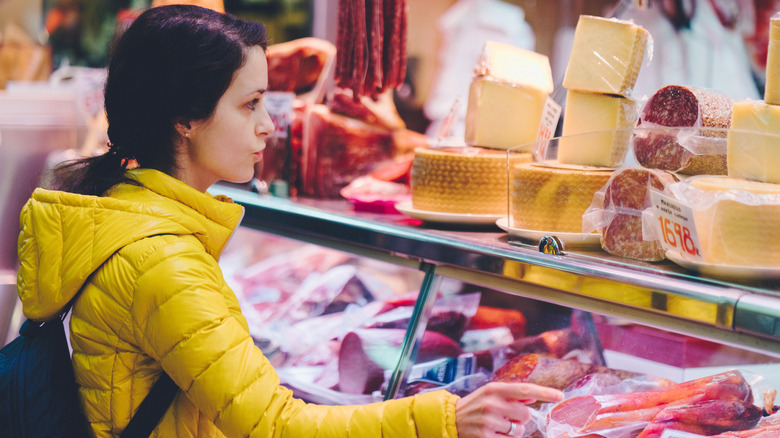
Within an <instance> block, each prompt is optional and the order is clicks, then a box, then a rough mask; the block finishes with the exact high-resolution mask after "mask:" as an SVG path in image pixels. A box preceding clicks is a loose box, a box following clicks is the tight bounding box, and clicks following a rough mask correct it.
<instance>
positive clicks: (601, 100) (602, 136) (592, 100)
mask: <svg viewBox="0 0 780 438" xmlns="http://www.w3.org/2000/svg"><path fill="white" fill-rule="evenodd" d="M635 119H636V102H635V101H634V100H632V99H628V98H625V97H620V96H617V95H613V94H596V93H588V92H582V91H577V90H569V91H568V94H567V96H566V117H564V118H563V131H562V134H563V137H562V138H560V139H559V141H558V161H559V162H561V163H564V164H579V165H583V166H604V167H617V166H620V165H621V164H623V161H624V159H625V157H626V152H627V151H628V144H629V141H630V139H631V130H630V129H627V128H631V127H632V126H633V125H634V121H635ZM585 133H587V134H585ZM578 134H584V135H578Z"/></svg>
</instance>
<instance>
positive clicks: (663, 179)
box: [582, 167, 678, 261]
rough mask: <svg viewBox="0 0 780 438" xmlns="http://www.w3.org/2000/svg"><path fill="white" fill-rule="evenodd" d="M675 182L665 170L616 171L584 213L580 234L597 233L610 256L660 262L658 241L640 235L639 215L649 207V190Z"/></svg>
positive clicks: (637, 169)
mask: <svg viewBox="0 0 780 438" xmlns="http://www.w3.org/2000/svg"><path fill="white" fill-rule="evenodd" d="M677 181H678V179H677V177H676V176H675V175H674V174H672V173H671V172H668V171H665V170H659V169H645V168H640V167H625V168H621V169H618V170H616V171H615V172H614V173H613V174H612V176H611V177H610V179H609V181H607V184H606V185H604V187H603V188H602V189H601V190H600V191H599V192H598V193H596V195H595V196H594V197H593V203H592V204H591V206H590V207H589V208H588V210H586V211H585V214H584V215H583V219H582V222H583V231H587V232H590V231H593V230H597V231H598V232H599V233H601V247H602V248H603V249H604V251H606V252H608V253H610V254H614V255H617V256H620V257H627V258H630V259H635V260H644V261H659V260H663V259H664V258H665V255H664V253H665V251H664V248H663V246H662V245H661V242H660V241H659V240H658V239H657V238H656V237H655V236H654V234H653V233H649V232H647V233H645V232H643V228H644V227H643V222H642V215H643V212H644V211H646V210H648V209H651V208H652V204H651V201H650V190H651V189H656V190H660V191H663V190H664V188H665V187H666V186H667V185H668V184H671V183H674V182H677Z"/></svg>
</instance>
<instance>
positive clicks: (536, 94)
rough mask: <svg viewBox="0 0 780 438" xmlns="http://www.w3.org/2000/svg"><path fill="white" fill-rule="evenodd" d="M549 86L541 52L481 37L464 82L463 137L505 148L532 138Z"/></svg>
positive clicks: (546, 63) (546, 64)
mask: <svg viewBox="0 0 780 438" xmlns="http://www.w3.org/2000/svg"><path fill="white" fill-rule="evenodd" d="M552 91H553V78H552V70H551V69H550V60H549V59H548V58H547V57H546V56H545V55H541V54H539V53H535V52H532V51H529V50H525V49H521V48H519V47H515V46H512V45H509V44H505V43H499V42H496V41H487V42H486V43H485V47H484V49H483V51H482V55H481V57H480V59H479V61H478V62H477V65H476V67H475V69H474V79H473V80H472V82H471V86H470V87H469V97H468V107H467V109H466V136H465V139H466V143H468V144H469V145H471V146H478V147H488V148H494V149H509V148H513V147H516V146H520V145H522V144H527V143H531V142H533V141H534V140H536V136H537V133H538V131H539V122H540V121H541V119H542V112H543V110H544V103H545V100H546V99H547V96H548V95H549V94H550V93H552Z"/></svg>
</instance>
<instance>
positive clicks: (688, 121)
mask: <svg viewBox="0 0 780 438" xmlns="http://www.w3.org/2000/svg"><path fill="white" fill-rule="evenodd" d="M731 107H732V101H731V99H730V98H728V97H727V96H724V95H721V94H717V93H714V92H708V91H704V90H699V89H697V88H692V87H685V86H681V85H668V86H666V87H663V88H661V89H660V90H658V91H656V92H655V94H653V96H651V97H650V99H649V100H648V101H647V104H645V107H644V109H643V110H642V113H641V115H640V118H639V122H638V124H637V127H638V128H658V127H692V128H701V129H694V130H692V131H691V133H690V134H692V135H687V134H688V133H686V135H678V134H680V132H679V131H670V132H663V130H653V129H650V130H643V129H638V130H637V131H636V132H635V133H634V138H633V145H634V155H635V156H636V160H637V162H638V163H639V164H641V165H642V166H644V167H648V168H654V169H663V170H669V171H673V172H680V173H685V174H689V175H703V174H706V175H725V174H727V169H726V143H725V132H723V131H722V130H720V131H719V130H707V129H705V128H728V127H729V126H731Z"/></svg>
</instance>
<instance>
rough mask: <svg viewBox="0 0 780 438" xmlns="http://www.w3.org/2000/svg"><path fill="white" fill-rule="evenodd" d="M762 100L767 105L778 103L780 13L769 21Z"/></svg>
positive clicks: (779, 81)
mask: <svg viewBox="0 0 780 438" xmlns="http://www.w3.org/2000/svg"><path fill="white" fill-rule="evenodd" d="M764 101H765V102H766V103H768V104H769V105H780V13H777V14H775V15H774V16H772V19H771V20H770V21H769V45H768V47H767V56H766V82H765V85H764Z"/></svg>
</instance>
